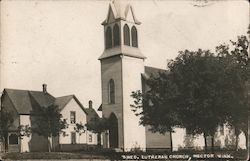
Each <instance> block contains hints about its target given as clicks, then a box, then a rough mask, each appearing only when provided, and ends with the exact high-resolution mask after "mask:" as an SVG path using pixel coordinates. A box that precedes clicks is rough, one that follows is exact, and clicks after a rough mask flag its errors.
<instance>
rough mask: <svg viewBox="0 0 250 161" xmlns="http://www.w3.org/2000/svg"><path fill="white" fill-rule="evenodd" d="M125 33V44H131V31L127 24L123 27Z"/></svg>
mask: <svg viewBox="0 0 250 161" xmlns="http://www.w3.org/2000/svg"><path fill="white" fill-rule="evenodd" d="M123 33H124V45H128V46H130V32H129V27H128V25H127V24H125V25H124V27H123Z"/></svg>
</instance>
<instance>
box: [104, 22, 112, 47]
mask: <svg viewBox="0 0 250 161" xmlns="http://www.w3.org/2000/svg"><path fill="white" fill-rule="evenodd" d="M111 47H112V32H111V27H108V28H107V29H106V33H105V48H106V49H108V48H111Z"/></svg>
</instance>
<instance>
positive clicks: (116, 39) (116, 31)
mask: <svg viewBox="0 0 250 161" xmlns="http://www.w3.org/2000/svg"><path fill="white" fill-rule="evenodd" d="M113 36H114V46H119V45H120V31H119V26H118V25H117V24H115V26H114V29H113Z"/></svg>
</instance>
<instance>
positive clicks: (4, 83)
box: [0, 0, 249, 108]
mask: <svg viewBox="0 0 250 161" xmlns="http://www.w3.org/2000/svg"><path fill="white" fill-rule="evenodd" d="M109 3H110V1H109V0H2V1H1V2H0V5H1V6H0V7H1V8H0V9H1V10H0V11H1V19H0V20H1V26H0V27H1V28H0V34H1V35H0V36H1V48H0V49H1V50H0V51H1V52H0V54H1V55H0V58H1V64H0V76H1V77H0V90H1V91H2V90H3V89H4V88H12V89H25V90H38V91H41V90H42V84H43V83H46V84H47V86H48V87H47V88H48V92H49V93H51V94H52V95H53V96H55V97H59V96H64V95H70V94H75V95H76V97H77V98H78V99H79V100H80V101H81V102H82V104H83V105H84V106H86V107H87V106H88V101H89V100H92V101H93V106H94V107H95V108H98V106H99V105H100V104H101V73H100V68H101V67H100V62H99V60H98V57H99V56H100V55H101V54H102V52H103V50H104V32H103V26H102V25H101V23H102V22H103V21H104V20H105V18H106V16H107V12H108V5H109ZM128 3H130V4H131V5H132V6H133V8H134V11H135V15H136V17H137V19H138V20H139V21H141V22H142V24H141V25H140V28H139V29H138V39H139V48H140V50H141V52H142V53H143V54H144V55H145V56H146V57H147V59H146V60H145V65H147V66H153V67H157V68H163V69H164V68H166V65H167V60H169V59H173V58H175V57H176V56H177V55H178V51H181V50H185V49H189V50H196V49H198V48H202V49H210V50H212V51H213V50H214V48H215V46H217V45H219V44H222V43H228V42H229V40H236V39H237V36H239V35H246V32H247V28H248V24H249V3H248V1H246V0H219V1H216V0H213V1H212V0H211V1H205V0H133V1H128Z"/></svg>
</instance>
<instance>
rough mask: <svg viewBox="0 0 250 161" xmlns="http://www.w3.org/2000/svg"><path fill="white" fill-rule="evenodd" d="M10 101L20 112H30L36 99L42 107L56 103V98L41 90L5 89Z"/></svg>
mask: <svg viewBox="0 0 250 161" xmlns="http://www.w3.org/2000/svg"><path fill="white" fill-rule="evenodd" d="M4 91H5V92H4V93H6V94H7V95H8V96H9V98H10V101H11V102H12V103H13V105H14V107H15V109H16V110H17V112H18V113H19V114H30V113H31V111H32V109H33V107H34V106H35V104H34V103H33V101H35V102H36V103H37V104H38V105H39V106H41V107H47V106H49V105H52V104H53V103H54V100H55V98H54V97H53V96H52V95H50V94H49V93H44V92H41V91H28V90H19V89H4Z"/></svg>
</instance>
